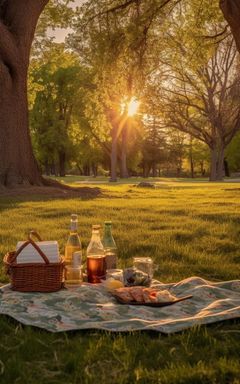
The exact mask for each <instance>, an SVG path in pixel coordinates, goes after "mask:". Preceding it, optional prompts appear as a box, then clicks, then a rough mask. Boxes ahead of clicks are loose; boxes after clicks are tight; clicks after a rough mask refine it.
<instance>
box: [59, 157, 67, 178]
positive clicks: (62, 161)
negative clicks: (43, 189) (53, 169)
mask: <svg viewBox="0 0 240 384" xmlns="http://www.w3.org/2000/svg"><path fill="white" fill-rule="evenodd" d="M58 158H59V176H62V177H65V176H66V169H65V165H66V154H65V152H59V154H58Z"/></svg>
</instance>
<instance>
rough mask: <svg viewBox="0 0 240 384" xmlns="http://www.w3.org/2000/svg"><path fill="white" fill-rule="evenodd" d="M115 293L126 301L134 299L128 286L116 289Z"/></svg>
mask: <svg viewBox="0 0 240 384" xmlns="http://www.w3.org/2000/svg"><path fill="white" fill-rule="evenodd" d="M114 295H116V296H118V297H120V299H122V300H124V301H132V300H133V297H132V295H131V293H130V291H129V289H128V288H118V289H115V291H114Z"/></svg>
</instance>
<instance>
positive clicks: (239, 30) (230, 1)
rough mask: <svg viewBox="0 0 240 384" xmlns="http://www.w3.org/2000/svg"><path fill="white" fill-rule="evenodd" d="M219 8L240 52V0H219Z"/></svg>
mask: <svg viewBox="0 0 240 384" xmlns="http://www.w3.org/2000/svg"><path fill="white" fill-rule="evenodd" d="M219 3H220V8H221V10H222V12H223V15H224V17H225V19H226V20H227V22H228V24H229V25H230V28H231V31H232V34H233V37H234V39H235V42H236V45H237V49H238V51H239V52H240V1H239V0H220V2H219Z"/></svg>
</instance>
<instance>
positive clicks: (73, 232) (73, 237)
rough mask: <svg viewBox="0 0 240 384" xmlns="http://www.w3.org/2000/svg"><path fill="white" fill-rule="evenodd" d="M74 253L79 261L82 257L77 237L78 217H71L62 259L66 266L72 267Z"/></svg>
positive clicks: (80, 245)
mask: <svg viewBox="0 0 240 384" xmlns="http://www.w3.org/2000/svg"><path fill="white" fill-rule="evenodd" d="M75 252H78V257H79V260H80V259H81V257H82V244H81V241H80V238H79V235H78V216H77V215H71V225H70V234H69V237H68V240H67V244H66V247H65V258H64V259H65V263H66V265H73V255H74V253H75ZM79 252H80V253H79Z"/></svg>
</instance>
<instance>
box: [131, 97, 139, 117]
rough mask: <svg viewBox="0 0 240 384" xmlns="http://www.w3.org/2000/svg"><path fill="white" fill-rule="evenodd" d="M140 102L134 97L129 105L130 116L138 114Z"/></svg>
mask: <svg viewBox="0 0 240 384" xmlns="http://www.w3.org/2000/svg"><path fill="white" fill-rule="evenodd" d="M139 104H140V103H139V101H138V100H137V99H136V98H135V97H132V98H131V100H130V102H129V104H128V116H133V115H135V113H136V112H137V110H138V108H139Z"/></svg>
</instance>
